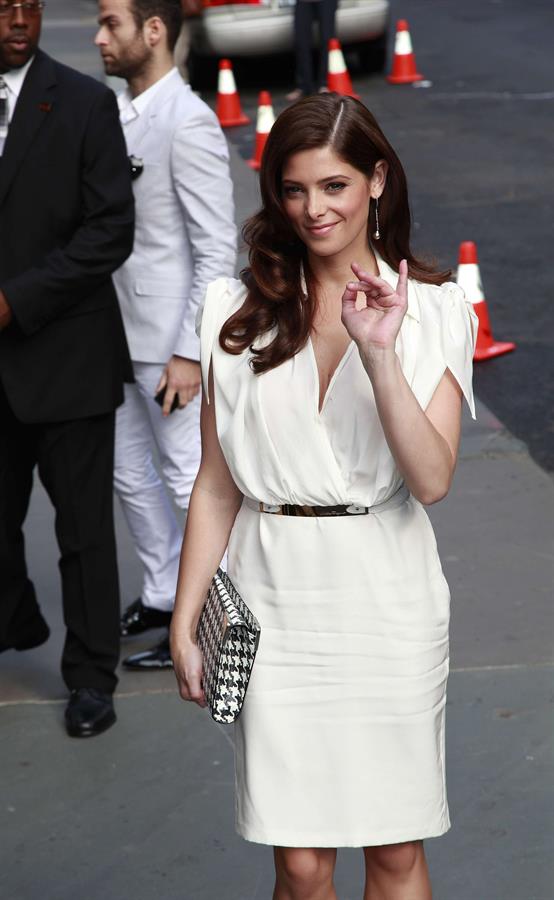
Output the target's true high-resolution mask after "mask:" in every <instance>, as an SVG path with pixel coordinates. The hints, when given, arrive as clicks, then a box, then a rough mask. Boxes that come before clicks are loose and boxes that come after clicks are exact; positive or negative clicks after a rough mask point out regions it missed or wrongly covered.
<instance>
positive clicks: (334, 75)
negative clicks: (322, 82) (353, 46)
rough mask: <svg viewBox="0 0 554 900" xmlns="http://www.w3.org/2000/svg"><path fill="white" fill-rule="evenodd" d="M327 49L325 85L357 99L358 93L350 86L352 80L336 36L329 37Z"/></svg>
mask: <svg viewBox="0 0 554 900" xmlns="http://www.w3.org/2000/svg"><path fill="white" fill-rule="evenodd" d="M328 49H329V66H328V69H327V87H328V88H329V90H330V91H334V92H335V93H336V94H344V95H345V96H347V97H355V98H356V100H359V99H360V97H359V94H356V93H355V91H354V88H353V87H352V81H351V80H350V75H349V73H348V69H347V68H346V63H345V61H344V56H343V54H342V49H341V45H340V43H339V42H338V41H337V39H336V38H331V39H330V41H329V44H328Z"/></svg>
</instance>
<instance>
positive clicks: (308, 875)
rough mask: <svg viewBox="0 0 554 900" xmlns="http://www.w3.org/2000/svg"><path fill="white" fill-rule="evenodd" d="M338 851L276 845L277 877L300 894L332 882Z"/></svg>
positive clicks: (307, 894)
mask: <svg viewBox="0 0 554 900" xmlns="http://www.w3.org/2000/svg"><path fill="white" fill-rule="evenodd" d="M335 859H336V851H335V850H329V849H318V848H314V849H312V848H303V847H302V848H297V847H276V848H275V867H276V870H277V877H278V879H281V880H282V881H284V882H285V883H286V885H287V887H289V888H291V889H293V890H295V891H296V892H298V894H299V895H300V896H303V895H304V894H306V896H309V895H310V892H312V891H314V890H316V889H317V888H321V887H323V886H324V885H326V884H331V883H332V880H333V871H334V868H335Z"/></svg>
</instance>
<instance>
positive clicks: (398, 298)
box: [342, 259, 408, 352]
mask: <svg viewBox="0 0 554 900" xmlns="http://www.w3.org/2000/svg"><path fill="white" fill-rule="evenodd" d="M352 271H353V272H354V275H355V276H356V278H357V281H349V282H348V284H347V285H346V288H345V291H344V294H343V295H342V323H343V325H344V327H345V328H346V330H347V332H348V334H349V335H350V337H351V338H352V340H353V341H355V342H356V344H357V345H358V347H359V349H360V351H362V352H363V351H364V350H366V351H370V350H372V349H373V350H391V349H392V350H394V345H395V342H396V337H397V335H398V332H399V331H400V326H401V324H402V320H403V318H404V315H405V313H406V309H407V308H408V264H407V262H406V260H405V259H403V260H402V262H401V263H400V266H399V270H398V273H399V274H398V282H397V284H396V290H395V289H394V288H392V287H391V286H390V284H388V283H387V282H386V281H383V279H382V278H379V277H377V276H376V275H370V274H369V272H365V271H364V270H363V269H362V268H361V266H359V265H358V264H357V263H352ZM359 292H362V293H364V294H365V297H366V306H365V307H363V308H362V309H356V296H357V294H358V293H359Z"/></svg>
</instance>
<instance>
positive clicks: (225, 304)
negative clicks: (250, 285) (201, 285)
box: [196, 277, 248, 335]
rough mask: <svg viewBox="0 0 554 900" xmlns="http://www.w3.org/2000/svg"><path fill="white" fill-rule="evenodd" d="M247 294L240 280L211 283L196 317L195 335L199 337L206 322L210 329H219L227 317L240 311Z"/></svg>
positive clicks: (222, 279)
mask: <svg viewBox="0 0 554 900" xmlns="http://www.w3.org/2000/svg"><path fill="white" fill-rule="evenodd" d="M247 293H248V291H247V288H246V286H245V285H244V284H243V283H242V281H241V280H240V278H229V277H226V278H216V280H215V281H211V282H210V283H209V284H208V286H207V288H206V293H205V295H204V301H203V303H202V304H201V306H200V307H199V309H198V313H197V315H196V333H197V334H198V335H200V333H201V331H202V328H203V325H204V327H205V326H206V323H207V321H208V320H209V322H210V323H211V327H212V328H213V327H214V326H215V327H217V326H218V325H219V328H220V329H221V326H222V325H223V323H224V322H225V321H226V320H227V319H228V318H229V316H231V315H232V314H233V313H234V312H236V311H237V310H238V309H240V307H241V306H242V304H243V303H244V301H245V300H246V295H247Z"/></svg>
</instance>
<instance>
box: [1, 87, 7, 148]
mask: <svg viewBox="0 0 554 900" xmlns="http://www.w3.org/2000/svg"><path fill="white" fill-rule="evenodd" d="M7 136H8V88H7V87H6V82H5V81H4V79H3V78H2V76H1V75H0V141H2V142H3V141H4V140H5V139H6V137H7ZM0 152H1V147H0Z"/></svg>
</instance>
